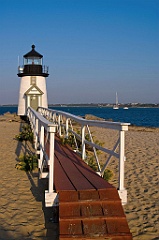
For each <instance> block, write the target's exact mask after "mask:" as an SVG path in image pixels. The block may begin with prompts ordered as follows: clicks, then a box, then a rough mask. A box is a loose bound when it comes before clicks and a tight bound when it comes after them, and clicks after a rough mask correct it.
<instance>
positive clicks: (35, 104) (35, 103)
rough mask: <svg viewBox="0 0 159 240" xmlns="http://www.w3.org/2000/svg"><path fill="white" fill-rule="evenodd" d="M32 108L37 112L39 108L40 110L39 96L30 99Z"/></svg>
mask: <svg viewBox="0 0 159 240" xmlns="http://www.w3.org/2000/svg"><path fill="white" fill-rule="evenodd" d="M30 107H32V108H33V109H35V110H37V108H38V96H37V95H33V96H31V97H30Z"/></svg>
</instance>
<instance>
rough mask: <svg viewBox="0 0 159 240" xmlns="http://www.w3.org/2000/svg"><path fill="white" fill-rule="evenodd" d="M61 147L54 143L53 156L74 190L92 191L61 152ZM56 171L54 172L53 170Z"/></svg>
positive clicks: (83, 177) (81, 174)
mask: <svg viewBox="0 0 159 240" xmlns="http://www.w3.org/2000/svg"><path fill="white" fill-rule="evenodd" d="M63 147H64V146H61V145H59V142H57V141H55V155H56V157H57V158H58V160H59V162H60V164H61V166H62V167H63V169H64V171H65V172H66V173H67V177H68V178H69V180H70V181H71V182H72V183H73V185H74V187H75V189H76V190H84V189H85V190H87V189H94V186H93V185H92V184H91V182H89V181H88V180H87V178H86V177H85V176H84V175H83V173H82V172H81V171H79V169H78V168H77V167H76V166H75V164H74V163H73V161H72V160H70V158H69V157H68V156H67V155H66V153H65V152H64V151H63ZM55 171H56V170H55Z"/></svg>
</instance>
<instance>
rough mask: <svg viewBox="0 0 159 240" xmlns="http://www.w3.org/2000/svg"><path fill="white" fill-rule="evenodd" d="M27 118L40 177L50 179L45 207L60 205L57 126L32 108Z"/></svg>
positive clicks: (29, 109)
mask: <svg viewBox="0 0 159 240" xmlns="http://www.w3.org/2000/svg"><path fill="white" fill-rule="evenodd" d="M27 116H28V118H29V121H30V125H31V128H32V131H33V134H34V147H35V149H36V151H37V154H38V155H39V159H38V168H39V171H40V177H41V178H45V177H48V190H46V191H45V205H46V206H48V207H49V206H53V205H54V206H55V205H57V204H58V199H57V193H55V192H54V137H55V132H56V128H57V126H56V125H55V124H54V123H52V122H50V121H48V120H47V119H46V118H44V117H43V116H42V115H41V114H40V113H38V112H36V111H35V110H34V109H32V108H30V107H29V108H28V109H27ZM45 168H48V169H47V172H45V171H44V170H45ZM46 175H48V176H46Z"/></svg>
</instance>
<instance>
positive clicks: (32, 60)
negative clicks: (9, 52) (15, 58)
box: [24, 57, 42, 65]
mask: <svg viewBox="0 0 159 240" xmlns="http://www.w3.org/2000/svg"><path fill="white" fill-rule="evenodd" d="M34 64H35V65H42V58H35V57H32V58H31V57H30V58H24V65H34Z"/></svg>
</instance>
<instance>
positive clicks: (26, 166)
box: [15, 154, 38, 172]
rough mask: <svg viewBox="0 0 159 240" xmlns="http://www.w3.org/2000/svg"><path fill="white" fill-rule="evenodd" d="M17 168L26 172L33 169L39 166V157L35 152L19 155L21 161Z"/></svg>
mask: <svg viewBox="0 0 159 240" xmlns="http://www.w3.org/2000/svg"><path fill="white" fill-rule="evenodd" d="M15 167H16V169H19V170H24V171H26V172H28V171H33V170H34V169H35V168H37V167H38V158H37V155H35V154H26V155H23V156H20V157H19V162H18V163H17V164H16V166H15Z"/></svg>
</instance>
